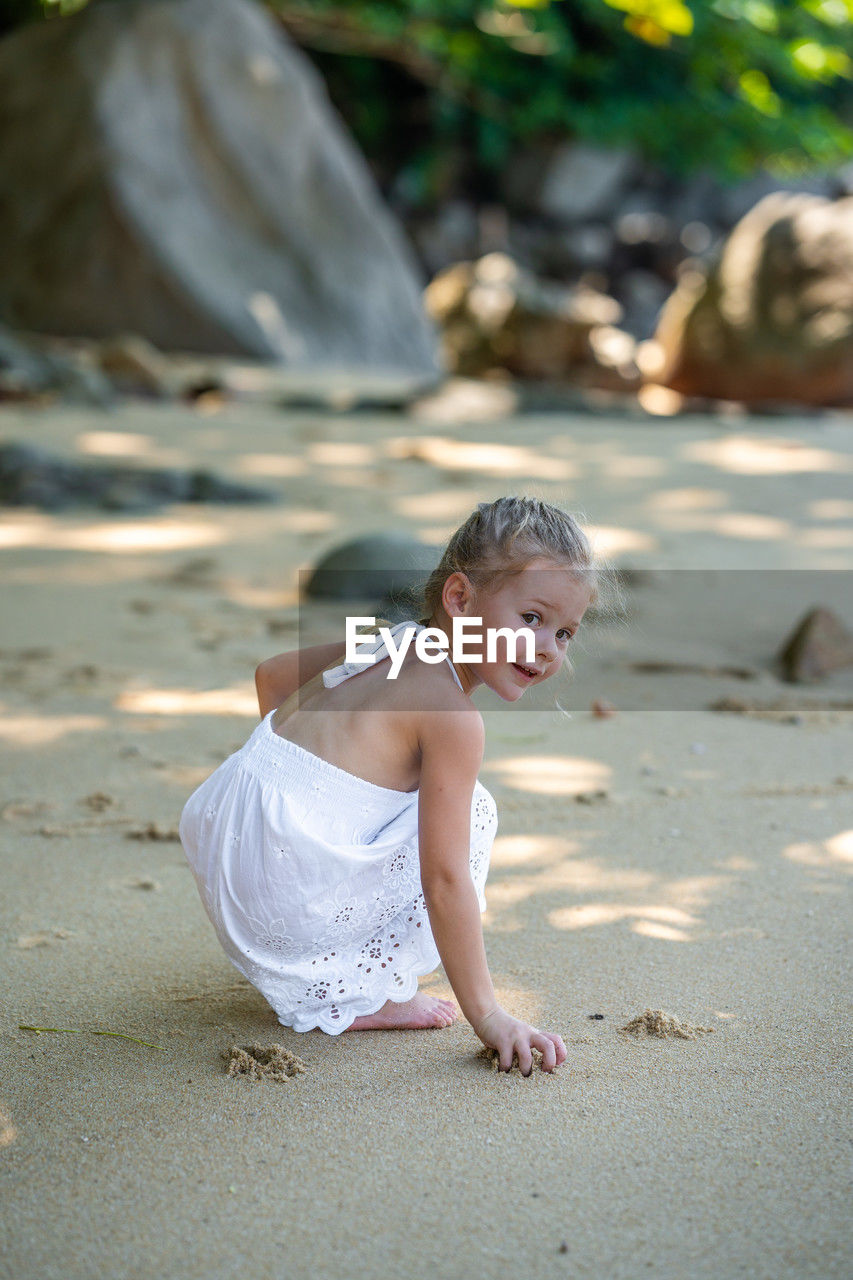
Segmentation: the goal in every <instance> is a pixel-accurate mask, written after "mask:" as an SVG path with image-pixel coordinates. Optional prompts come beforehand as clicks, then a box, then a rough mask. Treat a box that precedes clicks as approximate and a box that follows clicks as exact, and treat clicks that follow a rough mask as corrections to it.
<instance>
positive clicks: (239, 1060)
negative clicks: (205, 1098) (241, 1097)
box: [222, 1044, 305, 1080]
mask: <svg viewBox="0 0 853 1280" xmlns="http://www.w3.org/2000/svg"><path fill="white" fill-rule="evenodd" d="M222 1056H223V1058H226V1059H227V1062H228V1068H227V1070H228V1074H229V1076H248V1077H249V1079H250V1080H292V1079H293V1077H294V1076H298V1075H301V1074H302V1073H303V1072H304V1071H305V1063H304V1062H303V1061H302V1059H301V1058H297V1056H296V1054H295V1053H291V1052H290V1050H289V1049H285V1047H284V1045H283V1044H268V1045H263V1044H246V1045H239V1044H234V1045H232V1046H231V1052H230V1053H223V1055H222Z"/></svg>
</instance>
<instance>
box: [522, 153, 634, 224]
mask: <svg viewBox="0 0 853 1280" xmlns="http://www.w3.org/2000/svg"><path fill="white" fill-rule="evenodd" d="M636 167H637V161H636V157H635V156H634V154H633V152H630V151H625V150H612V151H611V150H605V149H604V148H601V147H591V146H587V145H585V144H583V143H570V144H568V145H566V146H563V147H560V148H558V150H557V151H556V152H555V153H554V155H553V156H552V157H551V161H550V164H549V165H548V169H547V171H546V173H545V176H544V180H543V182H542V186H541V188H540V191H539V197H538V204H539V208H540V209H541V211H542V213H544V214H546V215H548V216H549V217H551V218H555V219H557V220H558V221H560V222H582V221H584V220H586V219H590V218H603V217H607V216H608V215H609V214H612V212H613V210H614V209H615V207H616V204H617V201H618V198H619V195H620V193H621V192H622V191H623V190H624V188H625V187H626V185H627V183H628V182H629V181H630V178H631V176H632V174H633V173H634V172H635V171H636Z"/></svg>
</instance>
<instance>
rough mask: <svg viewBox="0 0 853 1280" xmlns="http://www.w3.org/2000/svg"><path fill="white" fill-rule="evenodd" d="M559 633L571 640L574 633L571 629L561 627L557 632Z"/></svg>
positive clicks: (565, 638)
mask: <svg viewBox="0 0 853 1280" xmlns="http://www.w3.org/2000/svg"><path fill="white" fill-rule="evenodd" d="M557 635H558V636H562V637H563V639H564V640H571V638H572V633H571V631H566V630H565V629H564V628H561V629H560V630H559V631H558V632H557Z"/></svg>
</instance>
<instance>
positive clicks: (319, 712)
mask: <svg viewBox="0 0 853 1280" xmlns="http://www.w3.org/2000/svg"><path fill="white" fill-rule="evenodd" d="M597 598H598V587H597V576H596V570H595V569H594V567H593V564H592V554H591V550H590V546H589V543H588V541H587V539H586V537H585V536H584V534H583V532H582V531H581V529H580V528H579V526H578V524H577V523H576V521H575V520H574V519H573V518H572V517H571V516H570V515H567V514H566V513H565V512H563V511H561V510H559V509H558V508H556V507H553V506H550V505H549V504H547V503H544V502H539V501H536V500H534V499H531V498H500V499H498V500H497V501H496V502H492V503H480V504H479V506H478V508H477V510H476V511H474V512H473V514H472V515H471V516H470V517H469V518H468V519H467V520H466V521H465V523H464V524H463V525H462V526H461V528H460V529H458V530H457V531H456V533H455V534H454V535H453V536H452V538H451V539H450V542H449V543H448V545H447V548H446V550H445V551H444V554H443V556H442V558H441V562H440V563H439V565H438V567H437V568H436V570H435V571H434V572H433V574H432V576H431V577H430V579H429V581H428V582H427V585H426V588H425V591H424V601H425V603H424V615H425V616H424V618H423V619H422V620H421V621H420V622H413V621H412V622H403V623H400V624H398V625H397V626H396V627H393V628H391V630H390V635H391V637H393V641H394V645H395V646H396V647H397V648H398V649H399V647H400V641H401V639H402V638H403V637H402V633H403V632H404V631H406V630H407V629H410V630H412V631H413V632H415V633H416V632H418V631H420V630H422V629H423V628H424V626H425V625H427V624H428V625H429V627H432V628H439V629H440V630H441V631H442V632H443V633H445V635H447V636H448V637H450V635H451V632H452V626H453V619H454V618H460V619H461V618H465V619H470V620H474V619H479V620H480V621H479V622H474V621H466V623H465V624H464V625H465V647H466V653H467V654H468V655H472V654H473V655H474V657H472V658H471V660H470V661H465V662H455V663H454V662H453V661H452V660H451V658H452V654H451V655H448V656H447V657H446V658H445V659H444V660H442V658H441V657H440V656H439V657H438V660H437V662H432V663H428V662H427V661H422V660H421V658H420V657H419V656H418V654H417V653H416V652H415V646H414V644H410V645H409V648H408V649H407V651H406V655H405V658H404V659H403V660H402V663H401V664H394V665H396V666H397V676H396V679H389V678H388V675H389V673H390V671H391V669H392V662H391V656H392V655H391V653H390V652H389V647H388V646H386V644H385V642H384V641H383V640H382V639H378V640H376V639H375V638H374V639H373V640H372V641H371V644H372V652H373V653H374V655H375V661H374V662H373V664H372V665H363V664H360V663H359V664H356V663H346V662H342V661H341V659H342V657H343V655H344V652H345V645H344V643H343V642H340V643H336V644H328V645H317V646H313V647H311V648H308V649H303V650H300V651H296V652H293V653H286V654H281V655H279V656H278V657H275V658H271V659H269V661H267V662H263V663H261V665H260V667H258V670H257V673H256V684H257V689H258V700H259V703H260V710H261V715H262V716H263V719H262V721H261V724H260V725H259V726H258V728H257V729H255V731H254V733H253V734H252V736H251V737H250V738H249V740H248V742H247V743H246V744H245V746H244V747H242V748H241V749H240V750H239V751H237V752H236V753H235V754H234V755H232V756H230V757H229V758H228V759H227V760H226V761H225V763H224V764H222V765H221V766H220V767H219V768H218V769H217V770H216V771H215V773H213V774H212V775H211V777H209V778H208V779H207V781H206V782H204V783H203V784H202V785H201V786H200V787H199V788H198V790H197V791H196V792H195V793H194V794H193V795H192V796H191V797H190V799H189V801H188V802H187V805H186V807H185V809H184V812H183V815H182V818H181V826H180V834H181V840H182V841H183V844H184V848H185V850H186V854H187V857H188V859H189V862H190V866H191V867H192V870H193V873H194V875H195V878H196V881H197V884H198V888H199V892H200V894H201V898H202V901H203V903H204V906H205V909H206V910H207V913H208V915H209V916H210V919H211V921H212V923H213V926H214V928H215V929H216V932H217V935H218V937H219V940H220V942H221V944H222V946H223V947H224V949H225V951H226V953H227V955H228V956H229V958H230V959H231V960H232V962H233V963H234V964H235V965H236V966H237V968H238V969H239V970H240V971H241V972H242V973H243V974H245V976H246V977H247V978H248V980H249V981H250V982H251V983H252V984H253V985H254V986H255V987H257V989H258V990H259V991H260V992H261V994H262V995H263V996H264V997H265V998H266V999H267V1001H268V1002H269V1003H270V1004H271V1005H272V1007H273V1009H274V1010H275V1012H276V1013H277V1015H278V1018H279V1021H280V1022H281V1023H282V1024H283V1025H284V1026H289V1027H292V1028H293V1029H294V1030H296V1031H310V1030H312V1029H313V1028H317V1027H319V1028H320V1029H321V1030H323V1031H326V1032H328V1033H329V1034H331V1035H337V1034H338V1033H340V1032H341V1031H347V1030H349V1031H354V1030H365V1029H372V1028H404V1027H406V1028H427V1027H444V1026H449V1025H450V1024H451V1023H452V1022H454V1021H455V1020H456V1017H457V1011H456V1007H455V1005H454V1004H452V1003H451V1002H450V1001H447V1000H438V999H434V998H432V997H428V996H425V995H422V994H419V993H418V990H417V987H418V977H419V975H421V974H426V973H429V972H431V971H432V970H433V969H435V968H436V967H437V965H438V963H439V961H441V963H442V964H443V965H444V970H445V973H446V974H447V978H448V980H449V982H450V985H451V987H452V988H453V991H454V994H455V995H456V998H457V1000H458V1001H459V1004H460V1005H461V1008H462V1012H463V1014H464V1015H465V1017H466V1018H467V1019H468V1021H469V1022H470V1023H471V1025H472V1027H473V1028H474V1030H475V1032H476V1033H477V1035H478V1036H479V1038H480V1039H481V1040H482V1041H483V1043H484V1044H485V1045H488V1046H491V1047H492V1048H494V1049H496V1050H497V1051H498V1053H499V1055H500V1059H499V1065H500V1068H501V1070H504V1071H508V1070H509V1069H510V1068H511V1066H512V1063H513V1058H514V1057H517V1059H518V1064H519V1068H520V1070H521V1071H522V1072H523V1073H524V1074H526V1075H528V1074H529V1073H530V1071H531V1068H532V1063H533V1055H532V1050H533V1049H534V1048H536V1049H538V1050H539V1051H540V1052H541V1054H542V1059H541V1066H542V1068H543V1070H545V1071H552V1070H553V1069H554V1067H555V1066H559V1065H560V1064H561V1063H562V1062H563V1061H564V1060H565V1057H566V1049H565V1045H564V1044H563V1041H562V1039H561V1038H560V1036H558V1035H553V1034H550V1033H546V1032H542V1031H539V1030H538V1029H537V1028H536V1027H533V1026H530V1025H529V1024H528V1023H526V1022H523V1021H521V1020H519V1019H518V1018H514V1017H513V1016H512V1015H511V1014H510V1013H508V1012H506V1011H505V1010H504V1009H502V1008H501V1007H500V1006H499V1004H498V1003H497V1000H496V998H495V992H494V988H493V986H492V980H491V977H490V976H489V969H488V965H487V963H486V953H485V948H484V944H483V932H482V926H481V923H480V913H481V912H482V911H484V910H485V900H484V897H483V886H484V884H485V880H486V873H487V870H488V863H489V855H490V852H491V847H492V842H493V840H494V835H495V830H496V827H497V815H496V810H495V803H494V800H493V799H492V797H491V795H490V794H489V792H488V791H487V790H486V789H485V787H483V786H482V785H481V783H480V782H479V781H478V779H477V774H478V771H479V768H480V765H481V763H482V758H483V742H484V729H483V720H482V717H481V716H480V714H479V712H478V711H477V710H476V709H475V708H474V707H473V705H472V703H471V694H472V692H473V691H474V689H475V688H477V686H478V685H481V684H484V685H486V686H488V687H489V688H490V689H493V690H494V691H495V692H496V693H497V694H498V696H499V697H501V698H502V699H504V701H506V702H516V701H518V699H519V698H521V697H522V696H523V695H524V691H525V689H526V688H527V687H528V686H529V685H531V684H539V683H541V682H542V681H543V680H548V679H550V678H551V677H552V676H554V675H556V673H557V672H558V671H559V670H560V667H561V666H562V663H563V659H564V657H565V654H566V650H567V647H568V644H569V642H570V640H571V638H572V636H573V635H574V634H575V632H576V631H577V629H578V627H579V625H580V622H581V618H582V617H583V614H584V611H585V610H586V608H587V606H588V605H589V604H590V603H591V602H594V601H595V600H596V599H597ZM491 628H495V629H497V628H509V629H510V630H511V631H512V632H516V631H519V630H520V629H521V628H529V629H530V630H531V631H532V632H533V634H534V637H535V646H534V647H535V657H534V658H533V660H532V661H531V660H530V655H529V653H528V652H525V648H524V642H523V640H522V641H521V642H520V644H519V647H518V651H517V652H518V659H519V660H518V661H512V660H511V659H512V656H513V655H512V654H511V653H510V652H509V650H508V648H507V638H506V635H505V634H504V636H501V635H499V634H497V633H496V632H495V633H493V634H495V635H496V636H497V643H496V645H495V647H494V648H493V650H492V652H491V653H490V652H489V649H488V645H487V637H488V635H489V630H490V629H491ZM425 639H426V637H425ZM369 651H370V645H365V644H364V643H360V645H359V653H360V654H364V653H366V652H369ZM475 657H481V658H482V659H483V660H481V661H476V660H474V659H475ZM489 658H491V660H489Z"/></svg>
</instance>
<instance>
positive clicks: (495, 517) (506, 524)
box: [422, 497, 601, 618]
mask: <svg viewBox="0 0 853 1280" xmlns="http://www.w3.org/2000/svg"><path fill="white" fill-rule="evenodd" d="M539 557H542V558H545V559H549V560H555V561H557V562H559V563H560V564H562V565H565V566H566V568H568V569H570V570H571V571H572V572H573V573H574V574H575V576H577V578H578V579H582V580H583V581H584V582H585V583H586V584H587V586H588V587H589V589H590V606H593V605H595V604H597V603H598V601H599V597H600V587H601V583H600V572H599V568H598V566H597V565H596V563H595V561H594V558H593V551H592V546H591V545H590V542H589V539H588V538H587V536H586V534H585V533H584V531H583V530H582V529H581V527H580V525H579V524H578V522H577V520H576V519H575V518H574V517H573V516H571V515H569V513H568V512H567V511H563V510H561V508H560V507H555V506H552V504H551V503H549V502H542V501H540V500H539V499H538V498H527V497H507V498H497V499H496V500H495V501H494V502H479V503H478V504H477V509H476V510H475V511H473V512H472V513H471V515H470V516H469V517H468V519H467V520H466V521H465V523H464V524H463V525H461V526H460V527H459V528H458V529H457V530H456V532H455V533H454V534H453V535H452V536H451V538H450V541H449V542H448V544H447V546H446V547H445V549H444V553H443V555H442V557H441V560H440V561H439V563H438V564H437V565H436V567H435V569H433V571H432V573H431V574H430V576H429V578H428V579H427V582H426V584H425V586H424V588H423V593H422V598H423V611H424V615H425V617H426V618H429V617H431V616H432V614H434V613H435V611H436V610H437V609H438V607H439V606H440V604H441V595H442V591H443V590H444V584H445V582H446V581H447V579H448V578H449V577H450V575H451V574H452V573H464V574H465V575H466V576H467V577H468V578H469V579H470V581H471V582H472V583H473V585H474V587H475V588H477V587H479V588H482V589H484V590H486V591H489V590H492V589H494V588H496V587H497V586H499V585H500V583H501V582H502V581H504V580H505V579H506V578H509V577H512V576H513V574H516V573H521V571H522V570H523V569H524V568H525V566H526V565H528V564H529V563H530V561H531V560H535V559H538V558H539Z"/></svg>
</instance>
